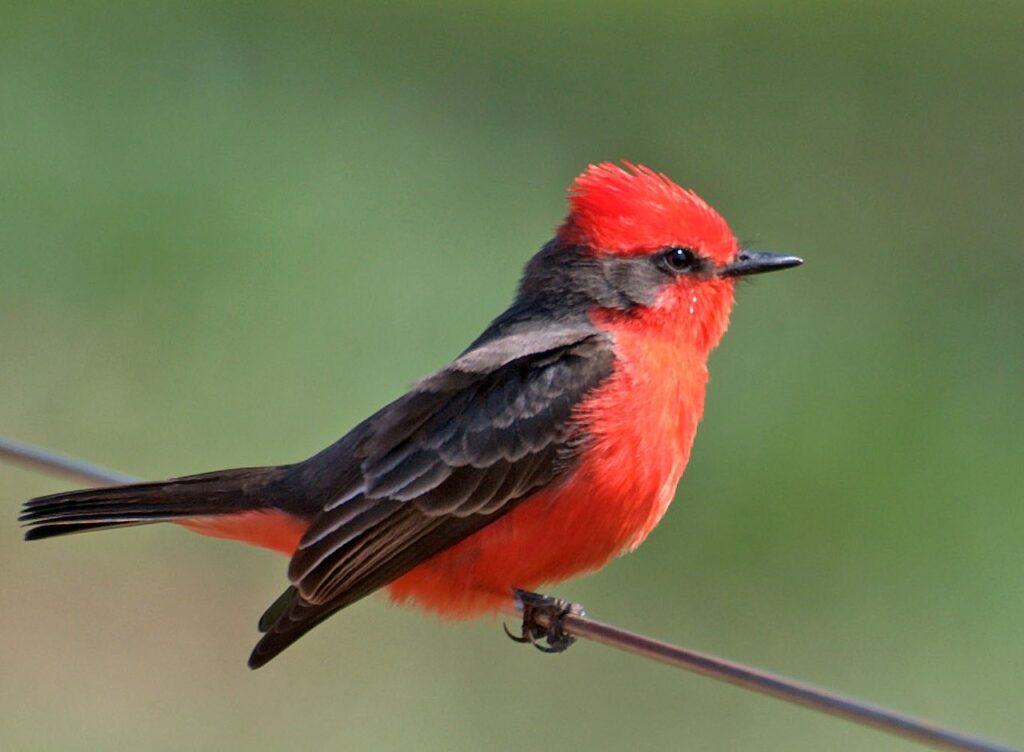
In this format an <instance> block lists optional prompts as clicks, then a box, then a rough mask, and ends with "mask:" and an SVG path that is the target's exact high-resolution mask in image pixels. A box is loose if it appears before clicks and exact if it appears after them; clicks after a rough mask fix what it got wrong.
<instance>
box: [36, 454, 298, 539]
mask: <svg viewBox="0 0 1024 752" xmlns="http://www.w3.org/2000/svg"><path fill="white" fill-rule="evenodd" d="M287 467H288V466H276V467H247V468H240V469H237V470H218V471H217V472H213V473H203V474H202V475H189V476H186V477H184V478H173V479H171V480H166V481H158V482H150V483H132V484H129V485H124V486H110V487H109V488H88V489H84V490H82V491H68V492H66V493H58V494H52V495H51V496H40V497H39V498H36V499H32V500H30V501H27V502H26V503H25V505H24V507H22V510H21V515H20V516H19V517H18V521H19V522H21V523H22V524H23V525H25V526H27V527H28V528H29V529H28V530H27V531H26V532H25V540H39V539H41V538H52V537H53V536H55V535H65V534H68V533H79V532H83V531H85V530H102V529H104V528H112V527H125V526H127V525H145V524H147V523H150V522H165V521H167V520H176V519H181V518H185V517H200V516H203V515H220V514H232V513H236V512H246V511H251V510H255V509H261V508H267V507H278V504H277V502H283V503H284V504H288V502H289V501H291V502H292V503H294V501H293V500H291V499H287V498H285V494H284V493H283V490H282V489H281V486H282V485H283V484H282V483H280V481H281V480H282V477H283V476H284V474H285V471H286V469H287ZM279 497H280V498H279ZM278 508H279V507H278Z"/></svg>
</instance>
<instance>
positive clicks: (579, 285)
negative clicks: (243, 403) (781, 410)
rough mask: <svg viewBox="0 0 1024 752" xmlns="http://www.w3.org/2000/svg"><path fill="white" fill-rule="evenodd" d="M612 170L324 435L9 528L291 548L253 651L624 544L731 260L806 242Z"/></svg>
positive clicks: (745, 264) (507, 593)
mask: <svg viewBox="0 0 1024 752" xmlns="http://www.w3.org/2000/svg"><path fill="white" fill-rule="evenodd" d="M626 168H627V169H622V168H619V167H617V166H615V165H612V164H607V163H605V164H600V165H597V166H591V167H590V168H588V169H587V171H586V172H584V173H583V174H582V175H581V176H580V177H579V178H577V179H576V181H575V182H574V183H573V185H572V188H571V189H570V192H569V204H570V212H569V216H568V217H567V218H566V220H565V221H564V222H563V223H562V225H561V226H560V227H559V228H558V230H557V232H556V234H555V237H554V239H553V240H551V241H550V242H549V243H548V244H547V245H545V246H544V247H543V248H542V249H541V250H540V252H539V253H537V254H536V255H535V256H534V257H533V258H532V259H531V260H530V262H529V263H528V264H527V265H526V270H525V272H524V274H523V278H522V281H521V282H520V285H519V291H518V294H517V295H516V299H515V301H514V302H513V303H512V306H511V307H510V308H509V309H508V310H506V311H505V312H504V313H503V314H501V315H500V316H499V317H498V318H497V319H495V320H494V322H493V323H492V324H491V325H490V326H489V327H488V328H487V329H486V331H484V333H483V334H481V335H480V336H479V337H478V338H477V340H476V341H475V342H473V344H471V345H470V346H469V348H468V349H467V350H466V351H465V352H464V353H462V355H460V356H459V357H458V358H456V359H455V360H454V361H453V362H452V363H450V364H449V365H447V366H445V367H444V368H442V369H441V370H440V371H438V372H436V373H434V374H432V375H430V376H427V377H426V378H424V379H422V380H420V381H419V382H418V383H416V385H415V386H414V387H413V388H412V389H411V390H410V391H409V392H408V393H407V394H405V395H404V396H402V397H400V398H399V399H397V400H395V401H394V402H392V403H391V404H389V405H387V406H386V407H384V408H382V409H381V410H379V411H378V412H376V413H375V414H373V415H371V416H370V417H369V418H367V419H366V420H364V421H363V422H362V423H360V424H359V425H358V426H356V427H355V428H353V429H352V430H351V431H350V432H349V433H347V434H346V435H345V436H343V437H342V438H341V439H340V440H339V441H337V442H336V443H335V444H332V445H331V446H329V447H327V448H326V449H324V450H323V451H322V452H320V453H319V454H316V455H314V456H312V457H310V458H309V459H307V460H304V461H302V462H297V463H295V464H292V465H280V466H276V467H259V468H243V469H236V470H221V471H218V472H213V473H205V474H202V475H192V476H188V477H184V478H176V479H173V480H169V481H163V482H157V483H139V484H132V485H125V486H116V487H112V488H98V489H90V490H83V491H74V492H70V493H60V494H54V495H52V496H45V497H41V498H38V499H33V500H32V501H29V502H28V503H27V504H26V505H25V508H24V510H23V512H22V515H21V518H20V519H21V520H22V522H25V523H27V524H28V525H30V526H31V529H30V530H28V532H27V533H26V536H25V537H26V538H27V539H30V540H34V539H38V538H48V537H50V536H54V535H62V534H64V533H72V532H78V531H82V530H95V529H100V528H109V527H121V526H125V525H134V524H141V523H148V522H160V521H171V522H176V523H178V524H179V525H183V526H184V527H186V528H188V529H190V530H193V531H195V532H198V533H203V534H205V535H213V536H217V537H221V538H232V539H235V540H241V541H244V542H246V543H250V544H253V545H256V546H265V547H267V548H271V549H274V550H277V551H281V552H282V553H285V554H288V555H290V556H291V557H292V558H291V564H290V566H289V568H288V576H289V578H290V580H291V582H292V587H290V588H288V590H286V591H285V593H284V594H283V595H282V596H281V598H279V599H278V600H277V602H275V604H274V605H273V606H271V608H270V609H269V610H268V611H267V613H266V614H265V615H264V618H263V619H262V620H261V622H260V626H261V629H263V630H264V632H265V634H264V635H263V637H262V639H260V641H259V643H258V644H257V645H256V648H255V649H254V650H253V653H252V656H251V657H250V660H249V665H250V666H252V667H253V668H256V667H258V666H262V665H263V664H264V663H266V662H267V661H269V660H270V659H271V658H273V657H274V656H275V655H277V654H278V653H280V652H281V651H282V650H284V649H285V648H286V647H288V646H289V645H291V644H292V643H293V642H294V641H295V640H297V639H298V638H299V637H301V636H302V635H303V634H305V633H306V632H307V631H309V630H310V629H312V628H313V627H315V626H316V625H317V624H319V623H320V622H321V621H323V620H324V619H326V618H327V617H329V616H331V615H332V614H334V613H335V612H336V611H339V610H341V609H343V608H345V607H346V606H348V605H350V604H352V603H354V602H355V601H357V600H359V599H360V598H362V597H364V596H366V595H368V594H370V593H372V592H373V591H375V590H378V589H379V588H381V587H384V586H387V587H388V589H389V591H390V593H391V597H392V598H393V599H394V600H395V601H399V602H404V601H409V602H412V603H415V604H416V605H418V606H421V607H423V608H425V609H427V610H430V611H435V612H437V613H439V614H441V615H443V616H445V617H453V618H468V617H473V616H477V615H480V614H485V613H493V612H495V611H498V610H500V609H501V608H503V607H504V606H505V605H507V604H508V603H509V602H510V599H511V597H512V592H513V589H526V590H533V589H535V588H537V587H539V586H541V585H543V584H546V583H552V582H557V581H560V580H563V579H565V578H567V577H571V576H573V575H576V574H580V573H582V572H588V571H591V570H594V569H598V568H600V567H602V566H604V565H605V564H606V563H607V562H608V561H609V560H610V559H612V558H613V557H615V556H618V555H619V554H622V553H624V552H626V551H630V550H632V549H634V548H636V547H637V546H638V545H639V544H640V542H641V541H643V540H644V538H645V537H646V536H647V534H648V533H649V532H650V531H651V529H652V528H653V527H654V526H655V525H656V524H657V523H658V521H659V520H660V519H661V516H662V515H663V514H664V513H665V509H666V508H667V507H668V504H669V502H670V501H671V499H672V497H673V495H674V493H675V490H676V484H677V483H678V482H679V478H680V476H682V473H683V469H684V468H685V467H686V462H687V460H688V458H689V455H690V446H691V444H692V443H693V437H694V433H695V432H696V430H697V423H698V422H699V421H700V418H701V413H702V411H703V407H704V386H705V383H706V381H707V367H706V362H707V357H708V353H709V352H710V351H711V350H712V349H713V348H714V347H715V345H717V344H718V341H719V339H720V338H721V336H722V334H723V333H724V332H725V330H726V327H727V325H728V322H729V312H730V309H731V308H732V304H733V291H734V287H735V280H736V278H737V277H740V276H744V275H749V274H758V273H761V272H768V271H774V270H776V269H785V268H787V267H791V266H795V265H797V264H799V263H801V260H800V259H798V258H796V257H793V256H781V255H778V254H770V253H758V252H754V251H749V250H743V249H741V248H740V247H739V245H738V244H737V242H736V239H735V237H733V234H732V232H731V231H730V230H729V227H728V225H726V223H725V221H724V220H723V219H722V218H721V217H720V216H719V215H718V214H717V213H716V212H715V211H714V209H712V208H711V207H710V206H708V205H707V204H706V203H704V201H702V200H701V199H700V198H699V197H698V196H697V195H696V194H694V193H693V192H691V191H688V190H684V189H683V188H680V187H679V186H678V185H676V184H675V183H673V182H672V181H671V180H669V179H668V178H667V177H666V176H664V175H661V174H657V173H655V172H653V171H651V170H649V169H648V168H646V167H633V166H632V165H629V164H627V165H626Z"/></svg>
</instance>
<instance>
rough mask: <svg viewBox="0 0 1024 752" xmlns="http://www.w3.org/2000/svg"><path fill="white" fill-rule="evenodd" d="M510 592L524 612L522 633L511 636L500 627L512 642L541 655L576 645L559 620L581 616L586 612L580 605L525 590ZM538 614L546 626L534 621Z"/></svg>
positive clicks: (506, 630)
mask: <svg viewBox="0 0 1024 752" xmlns="http://www.w3.org/2000/svg"><path fill="white" fill-rule="evenodd" d="M512 592H513V594H514V595H515V597H516V601H518V603H519V605H520V606H521V607H522V609H523V626H522V634H521V635H514V634H512V632H510V631H509V628H508V626H507V625H504V624H503V625H502V627H503V628H504V630H505V634H507V635H508V636H509V638H510V639H511V640H513V641H515V642H528V643H530V644H531V645H533V646H534V647H535V648H537V650H539V651H541V652H542V653H561V652H563V651H565V650H567V649H568V648H569V646H570V645H572V644H573V643H574V642H576V638H575V637H573V636H572V635H571V634H568V633H567V632H566V631H565V630H563V629H562V620H563V619H564V618H565V617H566V616H583V615H584V613H585V612H584V610H583V607H582V606H581V605H579V604H578V603H570V602H569V601H567V600H564V599H562V598H552V597H550V596H547V595H539V594H537V593H531V592H528V591H526V590H518V589H516V590H513V591H512ZM541 614H543V615H544V616H546V617H547V619H546V621H547V626H544V625H543V624H541V623H540V622H539V621H538V620H537V617H538V616H539V615H541ZM541 641H543V643H542V642H541ZM545 643H546V644H545Z"/></svg>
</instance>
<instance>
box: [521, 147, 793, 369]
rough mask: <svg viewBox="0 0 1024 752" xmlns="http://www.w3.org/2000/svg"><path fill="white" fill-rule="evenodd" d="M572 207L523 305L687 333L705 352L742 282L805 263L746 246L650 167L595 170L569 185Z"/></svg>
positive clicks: (532, 272)
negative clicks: (585, 311)
mask: <svg viewBox="0 0 1024 752" xmlns="http://www.w3.org/2000/svg"><path fill="white" fill-rule="evenodd" d="M569 206H570V212H569V216H568V217H566V219H565V221H564V222H563V223H562V225H561V226H560V227H559V228H558V232H557V235H556V237H555V239H554V240H553V241H552V242H551V243H549V244H548V245H547V246H546V247H545V248H544V249H543V250H542V251H541V252H540V253H538V254H537V255H536V256H535V257H534V259H533V260H532V261H531V262H530V264H529V265H528V266H527V269H526V273H525V275H524V277H523V282H522V284H521V286H520V302H522V303H526V302H530V303H531V304H533V305H534V306H537V305H541V306H546V307H548V308H554V307H556V306H558V307H563V308H570V309H573V308H575V309H578V308H580V307H586V308H588V309H589V315H591V316H596V317H599V318H608V317H611V318H614V319H617V320H620V321H622V320H632V321H635V322H636V324H637V325H639V326H644V325H654V326H658V327H665V326H668V327H679V328H681V329H683V330H685V331H686V332H689V333H690V334H692V341H693V343H694V345H695V346H697V347H699V348H700V349H702V350H705V351H707V350H710V349H711V348H713V347H714V346H715V345H716V344H717V343H718V340H719V338H720V337H721V336H722V334H723V333H724V331H725V329H726V327H727V325H728V319H729V312H730V310H731V308H732V302H733V288H734V286H735V282H736V279H737V278H739V277H742V276H746V275H750V274H760V273H762V272H768V271H774V270H776V269H785V268H788V267H791V266H796V265H797V264H800V263H801V260H800V259H799V258H796V257H794V256H783V255H780V254H773V253H763V252H755V251H750V250H745V249H742V248H740V246H739V244H738V243H737V242H736V238H735V236H734V235H733V234H732V231H731V230H730V229H729V226H728V225H727V224H726V223H725V220H724V219H722V217H721V216H719V214H718V212H716V211H715V210H714V209H712V208H711V207H710V206H708V204H706V203H705V202H704V201H703V200H702V199H701V198H700V197H699V196H698V195H697V194H696V193H694V192H693V191H689V190H686V189H684V188H681V187H680V186H678V185H676V184H675V183H674V182H672V181H671V180H670V179H669V178H668V177H666V176H665V175H663V174H660V173H656V172H654V171H653V170H650V169H648V168H647V167H643V166H633V165H631V164H629V163H625V167H624V168H623V167H619V166H618V165H614V164H611V163H607V162H606V163H603V164H599V165H591V166H590V167H589V168H588V169H587V170H586V172H584V173H583V174H582V175H580V176H579V177H578V178H576V180H575V181H574V182H573V184H572V187H571V188H570V189H569Z"/></svg>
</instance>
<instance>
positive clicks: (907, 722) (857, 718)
mask: <svg viewBox="0 0 1024 752" xmlns="http://www.w3.org/2000/svg"><path fill="white" fill-rule="evenodd" d="M0 458H5V459H7V460H9V461H11V462H12V463H16V464H21V465H26V466H28V467H31V468H32V469H35V470H41V471H43V472H53V473H57V474H60V475H63V476H65V477H69V478H75V479H81V480H86V481H90V482H95V483H99V484H102V485H111V484H119V483H134V482H138V481H139V480H140V479H139V478H134V477H132V476H129V475H123V474H121V473H118V472H114V471H113V470H108V469H106V468H103V467H100V466H98V465H93V464H91V463H88V462H83V461H81V460H76V459H73V458H70V457H65V456H63V455H60V454H57V453H55V452H51V451H49V450H46V449H41V448H39V447H35V446H31V445H29V444H24V443H22V442H20V441H14V440H13V439H8V438H4V437H2V436H0ZM511 613H514V614H515V615H517V616H521V615H522V614H521V612H520V611H518V610H516V611H513V612H511ZM533 618H534V620H535V621H536V622H537V623H539V624H541V625H542V626H544V627H554V628H556V629H560V630H561V631H563V632H565V633H567V634H569V635H572V636H574V637H579V638H583V639H586V640H591V641H593V642H598V643H601V644H602V645H607V646H609V647H613V648H616V649H618V650H624V651H626V652H627V653H631V654H633V655H638V656H641V657H644V658H649V659H650V660H652V661H657V662H658V663H664V664H667V665H669V666H674V667H675V668H681V669H685V670H687V671H692V672H694V673H697V674H701V675H702V676H708V677H711V678H712V679H718V680H720V681H724V682H728V683H729V684H735V685H736V686H738V687H743V688H745V689H749V690H752V691H754V692H759V693H760V694H764V695H769V696H771V697H775V698H778V699H780V700H785V701H786V702H790V703H793V704H796V705H803V706H804V707H807V708H811V709H812V710H817V711H819V712H821V713H826V714H828V715H833V716H837V717H839V718H845V719H847V720H850V721H853V722H855V723H859V724H862V725H865V726H871V727H873V728H876V729H879V730H881V731H885V732H887V733H890V734H893V735H895V736H901V737H903V738H905V739H910V740H912V741H916V742H919V743H921V744H925V745H928V746H931V747H934V748H935V749H946V750H959V751H961V752H1015V751H1014V749H1013V748H1012V747H1007V746H1004V745H1002V744H997V743H995V742H990V741H986V740H983V739H979V738H977V737H974V736H970V735H968V734H964V733H961V732H959V731H954V730H952V729H946V728H942V727H940V726H937V725H935V724H933V723H929V722H927V721H922V720H919V719H916V718H911V717H910V716H906V715H903V714H901V713H896V712H894V711H891V710H886V709H885V708H881V707H878V706H877V705H871V704H868V703H865V702H861V701H859V700H854V699H852V698H850V697H844V696H843V695H839V694H835V693H833V692H828V691H826V690H823V689H818V688H817V687H812V686H811V685H809V684H803V683H801V682H797V681H793V680H792V679H787V678H785V677H782V676H778V675H776V674H771V673H768V672H766V671H761V670H760V669H756V668H750V667H748V666H744V665H742V664H740V663H733V662H732V661H727V660H724V659H722V658H717V657H715V656H712V655H708V654H706V653H699V652H696V651H694V650H690V649H688V648H684V647H680V646H678V645H672V644H670V643H667V642H661V641H660V640H655V639H652V638H650V637H645V636H644V635H640V634H636V633H635V632H629V631H626V630H624V629H619V628H618V627H613V626H611V625H609V624H602V623H601V622H599V621H594V620H593V619H589V618H587V617H585V616H582V615H579V614H575V613H568V614H565V615H564V616H553V615H551V614H550V613H545V612H544V611H540V612H538V613H536V614H534V616H533Z"/></svg>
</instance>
